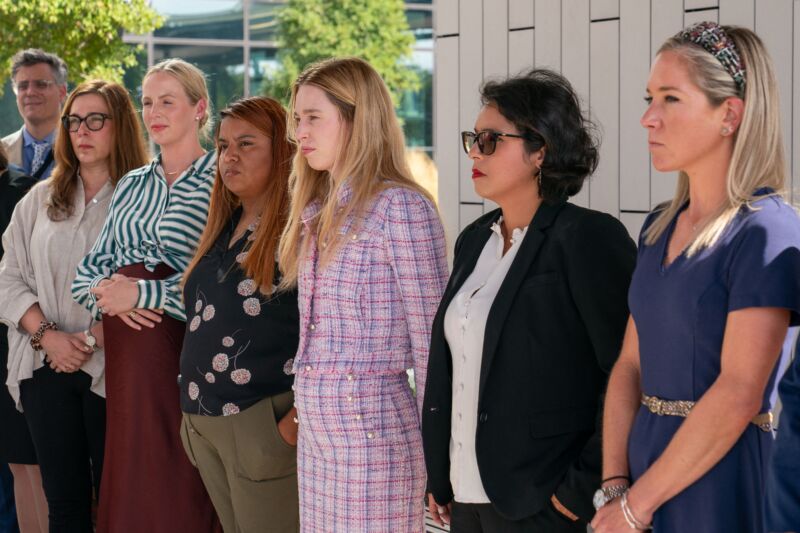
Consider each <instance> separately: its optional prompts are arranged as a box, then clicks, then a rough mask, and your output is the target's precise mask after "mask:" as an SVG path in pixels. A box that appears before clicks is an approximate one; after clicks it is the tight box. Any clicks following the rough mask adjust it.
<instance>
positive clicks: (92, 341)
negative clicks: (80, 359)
mask: <svg viewBox="0 0 800 533" xmlns="http://www.w3.org/2000/svg"><path fill="white" fill-rule="evenodd" d="M95 344H97V339H95V338H94V335H92V334H90V333H87V334H86V346H88V347H89V348H94V345H95Z"/></svg>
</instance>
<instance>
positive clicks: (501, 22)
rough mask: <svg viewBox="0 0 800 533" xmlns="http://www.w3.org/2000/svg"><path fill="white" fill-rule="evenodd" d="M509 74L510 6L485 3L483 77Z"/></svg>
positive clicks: (502, 3)
mask: <svg viewBox="0 0 800 533" xmlns="http://www.w3.org/2000/svg"><path fill="white" fill-rule="evenodd" d="M507 74H508V4H507V3H506V2H504V1H503V2H498V1H496V0H495V1H492V0H486V1H484V2H483V77H484V78H489V77H492V76H506V75H507Z"/></svg>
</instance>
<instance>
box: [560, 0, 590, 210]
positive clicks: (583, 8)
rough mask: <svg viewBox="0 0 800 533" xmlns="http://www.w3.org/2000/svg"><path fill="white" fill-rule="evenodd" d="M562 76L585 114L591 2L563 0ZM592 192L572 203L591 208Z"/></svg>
mask: <svg viewBox="0 0 800 533" xmlns="http://www.w3.org/2000/svg"><path fill="white" fill-rule="evenodd" d="M561 12H562V17H561V51H562V52H561V73H562V74H563V75H564V76H565V77H566V78H567V79H568V80H569V81H570V83H571V84H572V86H573V87H574V88H575V92H577V93H578V96H579V97H580V99H581V106H582V108H583V110H584V112H585V111H587V110H588V108H589V78H590V68H594V67H593V66H592V67H590V62H589V52H590V50H589V49H590V37H589V33H590V29H589V26H590V24H591V23H590V19H589V17H590V12H591V9H590V7H589V0H562V4H561ZM590 197H591V189H590V187H589V186H588V184H587V185H586V186H584V187H583V189H582V190H581V192H580V193H578V194H576V195H575V196H574V197H573V198H572V202H573V203H575V204H577V205H580V206H584V207H588V206H589V204H590Z"/></svg>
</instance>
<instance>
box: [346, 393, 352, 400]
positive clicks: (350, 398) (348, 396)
mask: <svg viewBox="0 0 800 533" xmlns="http://www.w3.org/2000/svg"><path fill="white" fill-rule="evenodd" d="M347 401H348V402H352V401H353V397H352V396H350V395H349V394H348V395H347Z"/></svg>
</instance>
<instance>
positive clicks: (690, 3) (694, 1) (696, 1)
mask: <svg viewBox="0 0 800 533" xmlns="http://www.w3.org/2000/svg"><path fill="white" fill-rule="evenodd" d="M683 4H684V5H683V7H684V9H703V8H705V7H717V6H718V5H719V0H684V2H683Z"/></svg>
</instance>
